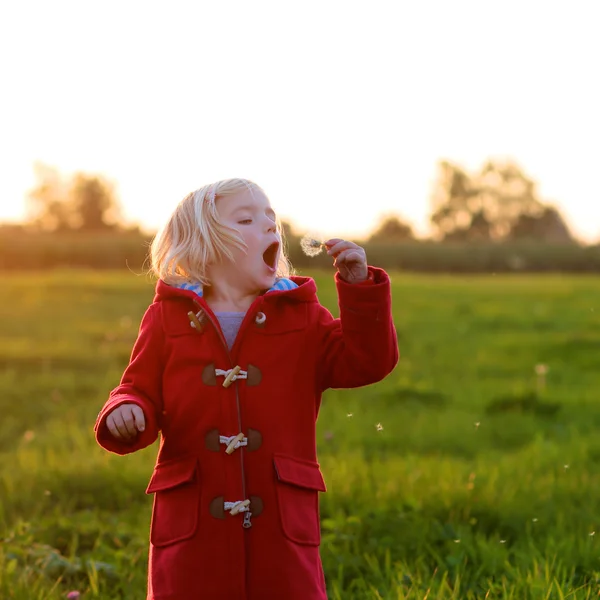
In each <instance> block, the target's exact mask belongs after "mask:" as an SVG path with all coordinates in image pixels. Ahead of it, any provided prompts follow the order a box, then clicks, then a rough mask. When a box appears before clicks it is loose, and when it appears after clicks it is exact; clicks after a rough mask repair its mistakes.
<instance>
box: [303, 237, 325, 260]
mask: <svg viewBox="0 0 600 600" xmlns="http://www.w3.org/2000/svg"><path fill="white" fill-rule="evenodd" d="M300 246H301V248H302V251H303V252H304V254H306V256H311V257H312V256H317V255H318V254H321V251H322V250H323V248H325V244H324V243H323V242H320V241H319V240H317V239H315V237H314V236H312V235H310V234H308V233H307V234H306V235H305V236H304V237H303V238H302V239H301V240H300Z"/></svg>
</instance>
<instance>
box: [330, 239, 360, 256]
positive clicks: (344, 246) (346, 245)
mask: <svg viewBox="0 0 600 600" xmlns="http://www.w3.org/2000/svg"><path fill="white" fill-rule="evenodd" d="M327 248H328V249H327V254H329V255H331V256H337V255H338V254H340V252H343V251H344V250H349V249H352V248H359V246H357V245H356V244H355V243H354V242H348V241H341V242H337V243H336V244H334V245H333V246H331V247H329V246H328V247H327Z"/></svg>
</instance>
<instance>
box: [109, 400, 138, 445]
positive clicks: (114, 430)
mask: <svg viewBox="0 0 600 600" xmlns="http://www.w3.org/2000/svg"><path fill="white" fill-rule="evenodd" d="M106 426H107V427H108V430H109V431H110V433H111V434H112V436H113V437H114V438H116V439H118V440H123V441H126V442H128V441H131V440H133V439H134V438H135V437H136V436H137V434H138V432H139V431H144V429H145V428H146V419H145V418H144V411H143V410H142V409H141V408H140V407H139V406H138V405H137V404H133V403H128V404H121V406H117V408H115V409H114V410H113V411H111V412H110V413H109V415H108V417H106Z"/></svg>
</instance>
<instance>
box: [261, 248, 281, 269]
mask: <svg viewBox="0 0 600 600" xmlns="http://www.w3.org/2000/svg"><path fill="white" fill-rule="evenodd" d="M278 254H279V242H273V243H272V244H271V245H270V246H269V247H268V248H267V249H266V250H265V251H264V252H263V261H264V262H265V264H266V265H267V267H269V268H270V269H271V270H272V271H276V270H277V258H278Z"/></svg>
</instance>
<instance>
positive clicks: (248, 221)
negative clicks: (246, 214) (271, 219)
mask: <svg viewBox="0 0 600 600" xmlns="http://www.w3.org/2000/svg"><path fill="white" fill-rule="evenodd" d="M238 223H239V224H240V225H245V224H247V223H248V224H249V223H252V219H242V220H241V221H238Z"/></svg>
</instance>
